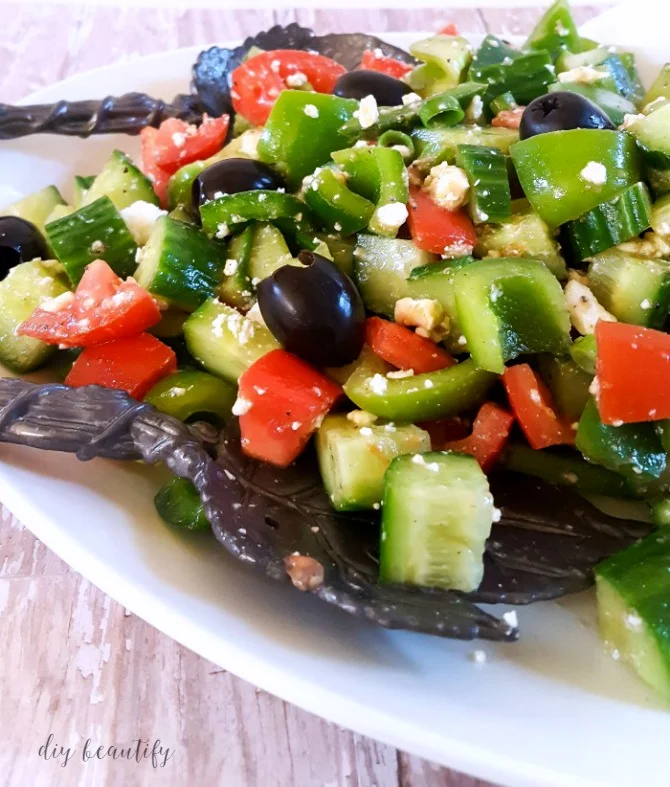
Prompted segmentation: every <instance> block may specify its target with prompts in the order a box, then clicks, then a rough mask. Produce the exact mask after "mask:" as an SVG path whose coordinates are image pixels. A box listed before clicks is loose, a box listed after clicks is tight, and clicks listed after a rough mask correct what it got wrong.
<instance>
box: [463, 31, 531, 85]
mask: <svg viewBox="0 0 670 787" xmlns="http://www.w3.org/2000/svg"><path fill="white" fill-rule="evenodd" d="M521 55H522V53H521V52H520V51H519V50H518V49H515V48H514V47H513V46H510V45H509V44H506V43H505V42H504V41H503V40H502V38H498V36H494V35H491V34H490V33H489V34H488V35H487V36H486V38H484V40H483V41H482V43H481V45H480V47H479V49H478V50H477V51H476V52H475V55H474V57H473V58H472V63H471V64H470V70H469V71H468V79H471V80H473V81H477V79H478V75H479V74H480V73H481V71H482V69H484V68H486V66H492V65H495V64H496V63H502V62H505V63H507V62H509V61H510V60H516V59H517V58H518V57H521Z"/></svg>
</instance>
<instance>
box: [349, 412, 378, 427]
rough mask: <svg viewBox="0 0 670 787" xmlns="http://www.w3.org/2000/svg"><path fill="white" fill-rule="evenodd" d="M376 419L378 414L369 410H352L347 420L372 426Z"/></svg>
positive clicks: (360, 424)
mask: <svg viewBox="0 0 670 787" xmlns="http://www.w3.org/2000/svg"><path fill="white" fill-rule="evenodd" d="M376 420H377V416H376V415H373V414H372V413H368V412H367V410H352V411H351V412H350V413H347V421H351V423H352V424H354V426H372V424H374V423H375V421H376Z"/></svg>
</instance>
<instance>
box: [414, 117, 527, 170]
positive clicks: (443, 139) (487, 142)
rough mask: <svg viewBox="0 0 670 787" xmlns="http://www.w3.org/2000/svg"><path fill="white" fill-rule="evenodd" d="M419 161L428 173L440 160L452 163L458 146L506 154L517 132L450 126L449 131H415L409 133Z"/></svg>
mask: <svg viewBox="0 0 670 787" xmlns="http://www.w3.org/2000/svg"><path fill="white" fill-rule="evenodd" d="M411 137H412V139H413V140H414V144H415V146H416V151H417V156H418V159H419V161H418V162H416V164H421V165H422V168H423V169H424V170H426V171H427V170H429V169H430V168H431V167H432V166H434V165H435V164H439V163H440V162H442V161H449V162H450V163H453V161H454V160H455V158H456V150H457V148H458V146H459V145H484V146H486V147H490V148H497V149H498V150H500V151H501V152H502V153H508V152H509V149H510V147H511V146H512V145H513V144H514V143H515V142H518V141H519V132H518V131H516V130H515V129H511V128H499V127H498V128H496V127H492V128H481V127H479V126H452V127H451V128H417V129H414V131H412V134H411Z"/></svg>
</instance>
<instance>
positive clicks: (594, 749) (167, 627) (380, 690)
mask: <svg viewBox="0 0 670 787" xmlns="http://www.w3.org/2000/svg"><path fill="white" fill-rule="evenodd" d="M415 37H416V36H409V35H398V36H390V35H389V36H388V38H389V39H391V40H393V41H394V42H396V43H398V44H400V45H405V46H406V45H407V44H408V43H409V41H410V40H411V39H412V38H415ZM198 51H199V48H198V47H196V48H192V49H187V50H181V51H177V52H171V53H165V54H160V55H156V56H153V57H147V58H143V59H142V60H139V61H135V62H132V63H122V64H119V65H117V66H112V67H107V68H102V69H98V70H96V71H92V72H90V73H87V74H81V75H78V76H76V77H73V78H71V79H68V80H66V81H65V82H62V83H60V84H59V85H54V86H53V87H50V88H47V89H45V90H41V91H39V92H38V93H36V94H34V95H33V96H31V100H32V101H53V100H56V99H59V98H70V99H80V98H91V97H96V96H103V95H105V94H112V93H114V94H119V93H123V92H125V91H130V90H144V91H146V92H148V93H151V94H153V95H158V96H161V97H164V98H169V97H171V96H172V95H173V94H174V93H175V92H177V91H180V90H181V91H184V90H186V89H187V85H188V80H189V73H190V66H191V63H192V62H193V60H194V58H195V56H196V55H197V53H198ZM114 146H118V147H120V148H122V149H124V150H126V151H128V152H129V153H131V154H136V153H137V152H138V145H137V141H136V140H133V139H131V138H128V137H116V138H111V137H106V138H105V137H99V138H96V139H90V140H88V141H85V142H84V141H80V140H77V139H74V140H70V139H65V138H57V137H51V136H40V137H35V138H28V139H26V140H23V141H17V142H12V143H7V142H4V143H0V172H1V173H2V176H1V177H2V180H3V183H4V185H5V186H9V187H11V188H13V189H16V190H18V191H20V192H23V193H28V192H30V191H33V190H35V189H37V188H38V187H41V186H44V185H46V184H48V183H52V182H55V183H57V184H58V185H60V186H62V187H64V189H65V193H66V194H69V184H70V181H71V177H72V175H74V174H84V175H87V174H89V173H92V172H95V171H96V170H97V169H98V168H99V166H100V164H101V162H102V161H103V158H104V157H105V156H106V154H107V153H108V152H109V151H110V150H111V149H112V147H114ZM0 456H1V457H2V465H1V466H0V499H2V500H3V502H4V503H6V504H7V505H8V506H9V508H10V509H11V510H12V511H13V512H14V513H15V514H16V515H17V516H18V517H19V519H20V520H21V521H22V522H24V523H25V524H26V525H27V526H28V527H29V528H30V529H31V530H32V531H33V532H34V533H35V535H36V536H37V537H38V538H39V539H41V540H42V541H43V542H44V543H45V544H46V545H47V546H48V547H50V548H51V549H53V550H54V551H55V552H56V553H57V554H58V555H60V556H61V557H62V558H63V559H64V560H65V561H67V562H68V563H69V564H70V565H71V566H72V567H73V568H74V569H76V570H77V571H80V572H81V573H82V574H84V576H86V577H87V578H88V579H90V580H91V581H92V582H94V583H95V584H96V585H98V587H100V588H101V589H102V590H103V591H105V592H106V593H108V594H109V595H110V596H112V597H113V598H115V599H116V600H117V601H119V602H120V603H121V604H123V605H124V606H126V607H127V608H129V609H130V610H132V611H133V612H134V613H136V614H137V615H139V616H141V617H142V618H144V619H145V620H147V621H148V622H149V623H151V624H152V625H154V626H156V627H157V628H159V629H160V630H161V631H163V632H165V633H166V634H168V635H169V636H171V637H173V638H174V639H176V640H178V641H179V642H181V643H183V644H184V645H186V646H187V647H189V648H191V649H192V650H194V651H196V652H197V653H200V654H201V655H202V656H204V657H206V658H208V659H211V660H212V661H213V662H215V663H217V664H219V665H221V666H222V667H225V668H226V669H228V670H230V671H232V672H234V673H235V674H237V675H239V676H241V677H242V678H245V679H247V680H249V681H251V682H252V683H255V684H256V685H258V686H260V687H261V688H263V689H265V690H267V691H270V692H272V693H273V694H276V695H278V696H280V697H282V698H284V699H286V700H289V701H290V702H293V703H296V704H297V705H299V706H301V707H303V708H306V709H307V710H310V711H312V712H314V713H317V714H319V715H321V716H324V717H326V718H328V719H330V720H332V721H334V722H337V723H339V724H341V725H343V726H345V727H349V728H351V729H354V730H356V731H357V732H360V733H364V734H367V735H371V736H373V737H375V738H377V739H379V740H381V741H384V742H387V743H389V744H392V745H394V746H398V747H400V748H402V749H406V750H409V751H411V752H414V753H416V754H419V755H422V756H424V757H427V758H429V759H432V760H435V761H437V762H440V763H443V764H445V765H449V766H452V767H454V768H457V769H458V770H462V771H466V772H468V773H472V774H474V775H477V776H480V777H482V778H487V779H490V780H492V781H495V782H499V783H504V784H509V785H524V786H526V787H540V786H542V785H570V786H571V787H576V786H579V787H585V786H586V785H589V787H593V785H601V786H603V785H607V786H608V787H612V785H622V786H623V785H626V787H630V786H631V785H645V787H653V786H654V785H667V784H668V776H667V757H666V755H665V751H666V746H667V740H668V739H669V738H670V716H668V715H667V713H666V711H665V709H664V708H663V707H662V706H661V705H660V703H658V702H657V701H656V700H655V699H654V698H653V697H652V695H651V692H650V691H648V690H647V689H646V688H645V687H644V686H643V685H642V684H641V683H640V682H639V681H638V680H637V679H636V678H635V677H634V676H633V675H632V674H630V673H629V672H628V671H627V670H626V669H625V668H624V667H623V666H621V665H620V664H618V663H615V662H614V661H612V659H611V658H609V657H607V656H605V655H604V654H603V651H602V647H601V644H600V642H599V639H598V635H597V631H596V628H595V619H594V617H595V616H594V610H593V604H592V599H591V597H590V595H589V594H585V595H582V597H580V598H572V599H570V600H567V601H565V602H564V603H561V604H554V603H544V604H538V605H535V606H533V607H531V608H522V609H520V610H519V618H520V623H521V630H522V632H523V637H522V640H521V641H520V642H519V643H518V644H516V645H504V646H495V645H490V644H485V645H481V644H476V645H475V644H472V643H458V642H450V641H446V640H440V639H437V638H431V637H426V636H422V635H412V634H407V633H402V632H387V631H384V630H382V629H379V628H376V627H374V626H371V625H368V624H366V623H363V622H360V621H357V620H354V619H353V618H350V617H348V616H346V615H345V614H344V613H340V612H338V611H337V610H333V609H330V608H328V607H327V606H326V605H324V604H321V603H319V602H317V601H315V600H314V599H312V598H308V597H305V596H303V595H301V594H300V593H297V592H295V591H293V590H292V589H290V588H287V587H282V586H278V585H276V584H272V583H270V582H269V581H266V580H264V578H262V577H261V576H258V575H256V574H255V573H253V572H251V571H247V570H246V569H243V568H242V567H241V566H239V565H237V564H236V563H234V562H233V561H232V560H230V559H228V558H227V556H226V555H225V554H224V552H223V550H222V549H221V548H219V547H217V545H216V543H215V542H214V541H213V539H211V538H209V537H208V538H202V539H198V540H194V539H182V538H180V537H179V536H177V535H175V534H174V533H172V532H170V530H168V529H167V528H165V527H164V526H163V525H162V524H161V523H160V521H159V520H158V519H157V517H156V515H155V513H154V510H153V506H152V496H153V494H154V492H155V490H156V488H157V483H158V479H157V475H158V474H159V471H157V470H155V469H147V468H139V467H138V466H136V465H131V464H121V463H118V464H114V463H111V462H103V461H95V462H92V463H89V464H82V463H79V462H77V461H76V460H74V459H72V458H71V457H64V456H62V455H59V454H49V453H41V452H37V451H30V450H27V449H21V448H16V447H8V446H2V447H1V448H0ZM498 611H499V612H501V611H502V610H498ZM475 647H481V648H482V649H484V650H485V651H486V653H487V656H488V662H487V663H486V664H485V665H482V666H479V665H475V664H473V663H472V661H471V660H470V659H469V658H468V655H469V654H470V653H471V652H472V651H473V649H474V648H475Z"/></svg>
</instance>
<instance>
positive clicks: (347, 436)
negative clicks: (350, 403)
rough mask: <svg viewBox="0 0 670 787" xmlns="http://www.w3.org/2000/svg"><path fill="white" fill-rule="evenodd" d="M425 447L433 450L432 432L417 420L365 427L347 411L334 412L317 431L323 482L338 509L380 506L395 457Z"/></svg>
mask: <svg viewBox="0 0 670 787" xmlns="http://www.w3.org/2000/svg"><path fill="white" fill-rule="evenodd" d="M423 451H430V435H429V434H428V432H426V431H424V430H423V429H420V428H419V427H418V426H414V425H413V424H407V425H399V426H396V425H395V424H391V425H389V426H388V428H387V425H384V424H379V425H378V424H372V425H371V426H368V427H366V428H364V429H363V430H361V429H360V428H359V427H357V426H354V424H353V423H352V422H351V421H349V420H348V419H347V417H346V415H330V416H328V418H326V420H325V421H324V422H323V424H322V425H321V426H320V427H319V431H318V432H317V435H316V452H317V456H318V459H319V467H320V468H321V476H322V478H323V485H324V487H325V488H326V492H327V493H328V495H329V497H330V499H331V502H332V504H333V506H334V507H335V508H336V509H337V510H338V511H354V510H357V509H366V508H372V507H373V506H375V505H376V506H377V507H378V506H379V504H380V503H381V500H382V496H383V494H384V473H385V472H386V470H387V468H388V466H389V465H390V464H391V462H392V460H393V459H394V458H395V457H396V456H400V455H401V454H415V453H421V452H423Z"/></svg>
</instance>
